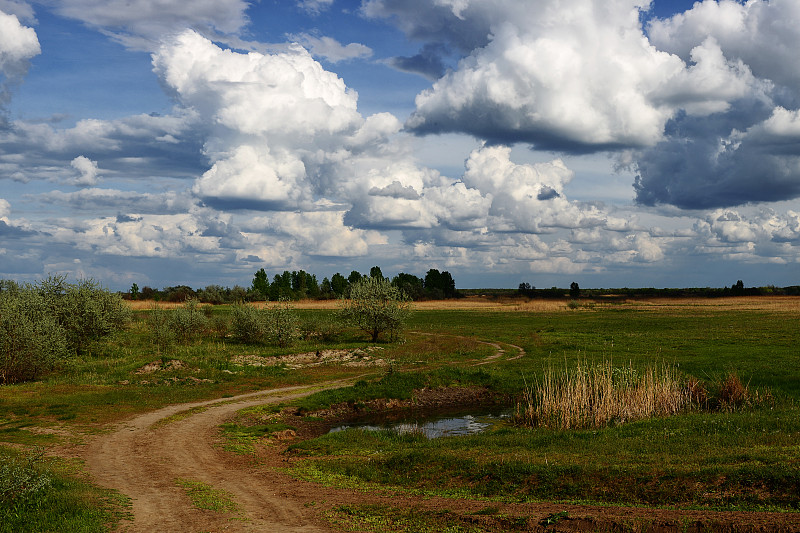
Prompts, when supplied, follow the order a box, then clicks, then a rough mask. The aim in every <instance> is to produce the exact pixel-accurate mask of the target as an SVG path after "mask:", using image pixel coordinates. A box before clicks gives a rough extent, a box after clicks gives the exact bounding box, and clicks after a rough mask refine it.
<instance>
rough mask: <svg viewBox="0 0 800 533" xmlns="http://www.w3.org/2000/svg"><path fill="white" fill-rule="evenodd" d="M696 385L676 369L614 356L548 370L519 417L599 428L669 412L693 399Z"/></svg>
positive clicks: (528, 392)
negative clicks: (618, 361) (636, 364)
mask: <svg viewBox="0 0 800 533" xmlns="http://www.w3.org/2000/svg"><path fill="white" fill-rule="evenodd" d="M692 402H693V397H692V394H691V391H689V390H688V389H687V387H686V386H684V384H683V383H682V382H681V380H680V379H679V376H678V373H677V371H676V370H675V369H674V368H672V367H669V366H667V365H664V366H662V367H659V368H655V367H650V368H647V369H645V370H644V371H641V372H640V371H638V370H637V369H635V368H633V367H632V366H629V367H627V368H624V367H623V368H615V367H614V366H612V364H611V362H605V363H598V364H594V365H578V366H577V367H576V368H575V369H574V370H570V369H565V370H564V372H563V373H560V374H559V373H556V372H555V371H553V370H552V369H551V370H548V371H547V372H545V373H544V375H543V377H542V378H541V379H539V380H538V381H537V382H536V383H535V385H534V386H533V387H527V388H526V389H525V391H524V394H523V402H522V403H520V404H518V405H517V413H516V416H515V418H516V421H517V423H518V424H520V425H525V426H530V427H546V428H555V429H586V428H599V427H604V426H607V425H610V424H621V423H624V422H627V421H631V420H639V419H643V418H651V417H658V416H669V415H673V414H676V413H678V412H681V411H683V410H685V409H687V408H689V407H690V406H691V405H692Z"/></svg>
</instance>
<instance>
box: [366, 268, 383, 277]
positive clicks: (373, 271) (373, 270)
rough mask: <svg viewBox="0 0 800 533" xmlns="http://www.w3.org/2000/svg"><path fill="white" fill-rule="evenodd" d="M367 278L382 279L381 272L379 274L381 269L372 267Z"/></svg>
mask: <svg viewBox="0 0 800 533" xmlns="http://www.w3.org/2000/svg"><path fill="white" fill-rule="evenodd" d="M369 277H371V278H381V279H382V278H383V272H381V267H379V266H374V267H372V268H370V269H369Z"/></svg>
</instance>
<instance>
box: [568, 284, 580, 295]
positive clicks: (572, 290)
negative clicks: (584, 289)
mask: <svg viewBox="0 0 800 533" xmlns="http://www.w3.org/2000/svg"><path fill="white" fill-rule="evenodd" d="M580 295H581V288H580V286H579V285H578V283H577V282H575V281H573V282H572V283H570V284H569V297H570V298H579V297H580Z"/></svg>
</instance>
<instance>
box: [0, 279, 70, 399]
mask: <svg viewBox="0 0 800 533" xmlns="http://www.w3.org/2000/svg"><path fill="white" fill-rule="evenodd" d="M68 353H69V350H68V343H67V335H66V332H65V331H64V328H62V327H61V325H60V324H59V323H58V321H57V319H56V317H55V316H54V315H53V314H52V312H51V309H50V307H49V306H48V304H47V302H46V300H45V298H44V297H42V296H41V295H40V294H39V293H37V292H35V291H33V290H31V289H30V288H26V287H23V288H20V289H19V290H16V291H3V292H2V293H0V384H10V383H18V382H21V381H29V380H33V379H37V378H38V377H39V376H40V375H42V374H43V373H46V372H49V371H50V370H52V369H53V368H54V366H55V364H56V363H57V362H58V360H59V359H62V358H64V357H66V356H67V355H68Z"/></svg>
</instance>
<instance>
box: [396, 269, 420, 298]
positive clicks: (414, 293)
mask: <svg viewBox="0 0 800 533" xmlns="http://www.w3.org/2000/svg"><path fill="white" fill-rule="evenodd" d="M392 285H394V286H395V287H397V288H398V289H400V290H401V291H403V292H404V293H405V294H406V295H407V296H408V297H409V298H411V299H412V300H418V299H420V298H422V296H423V295H424V292H425V290H424V287H423V285H424V283H423V280H422V278H419V277H417V276H415V275H414V274H406V273H405V272H400V273H399V274H397V275H396V276H395V277H393V278H392Z"/></svg>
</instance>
